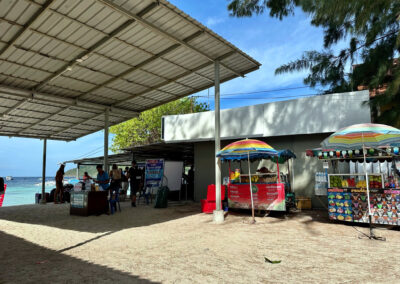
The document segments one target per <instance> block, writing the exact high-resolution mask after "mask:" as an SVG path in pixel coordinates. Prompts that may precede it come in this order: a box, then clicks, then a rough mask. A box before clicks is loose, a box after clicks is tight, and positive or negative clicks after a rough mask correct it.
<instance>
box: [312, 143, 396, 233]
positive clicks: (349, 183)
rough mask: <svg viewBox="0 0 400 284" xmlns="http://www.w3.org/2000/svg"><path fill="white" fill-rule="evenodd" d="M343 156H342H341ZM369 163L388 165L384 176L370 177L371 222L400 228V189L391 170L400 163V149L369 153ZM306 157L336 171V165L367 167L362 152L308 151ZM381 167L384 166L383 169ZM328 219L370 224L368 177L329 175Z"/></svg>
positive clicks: (375, 174) (370, 149)
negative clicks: (398, 161)
mask: <svg viewBox="0 0 400 284" xmlns="http://www.w3.org/2000/svg"><path fill="white" fill-rule="evenodd" d="M339 152H340V153H339ZM365 152H366V153H365V154H366V162H367V163H368V164H369V163H374V164H377V165H379V164H385V167H384V168H385V169H386V171H385V172H382V171H380V172H377V173H368V187H369V201H370V208H371V215H372V218H371V222H372V223H373V224H386V225H395V226H399V225H400V187H399V181H398V177H397V176H396V173H395V171H394V170H393V169H392V167H393V163H395V161H396V159H399V158H400V156H399V155H398V154H399V148H397V147H394V148H393V149H392V148H391V147H388V148H377V149H373V148H369V149H366V151H365ZM307 155H308V156H311V157H318V158H319V159H320V160H322V161H324V162H328V163H330V167H331V168H336V167H337V165H336V164H337V163H345V162H347V163H350V162H353V163H355V169H358V168H360V167H361V165H362V164H363V163H364V155H363V150H362V149H359V150H348V151H338V154H337V155H336V151H333V150H332V149H314V150H308V151H307ZM380 167H381V166H380ZM327 198H328V211H329V219H331V220H339V221H345V222H358V223H369V217H368V214H369V212H368V194H367V181H366V176H365V173H363V172H359V171H357V172H353V173H349V172H347V173H331V174H327Z"/></svg>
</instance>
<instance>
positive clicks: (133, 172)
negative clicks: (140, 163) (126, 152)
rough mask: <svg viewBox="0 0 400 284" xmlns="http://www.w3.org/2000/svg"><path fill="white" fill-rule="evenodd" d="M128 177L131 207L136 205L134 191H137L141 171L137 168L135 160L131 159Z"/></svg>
mask: <svg viewBox="0 0 400 284" xmlns="http://www.w3.org/2000/svg"><path fill="white" fill-rule="evenodd" d="M128 178H129V183H130V186H131V204H132V207H136V193H137V192H138V191H139V187H140V181H141V180H142V173H141V171H140V170H139V169H138V167H137V165H136V161H135V160H133V161H132V167H131V168H130V169H129V173H128Z"/></svg>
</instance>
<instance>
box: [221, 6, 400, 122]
mask: <svg viewBox="0 0 400 284" xmlns="http://www.w3.org/2000/svg"><path fill="white" fill-rule="evenodd" d="M296 7H298V8H300V9H302V10H303V11H304V12H305V13H306V14H307V15H308V16H309V17H310V21H311V24H312V25H313V26H316V27H321V28H323V32H324V45H323V47H322V49H321V51H316V50H313V51H305V52H304V54H303V56H302V57H301V58H299V59H298V60H295V61H292V62H289V63H287V64H284V65H282V66H280V67H279V68H277V69H276V70H275V73H276V74H282V73H287V72H296V71H300V70H308V71H309V73H308V75H307V77H306V78H304V83H305V84H307V85H309V86H312V87H314V86H316V85H317V84H318V85H322V86H325V87H327V88H328V91H329V92H343V91H349V90H357V87H358V86H367V87H368V88H369V89H370V90H376V89H379V88H382V87H384V88H385V91H384V95H380V96H376V97H375V98H374V99H373V100H372V101H371V103H372V105H373V107H377V108H378V109H380V113H379V115H378V117H377V120H378V121H379V122H383V123H386V124H391V125H395V126H400V107H399V102H400V66H399V64H398V63H399V62H398V61H397V60H395V58H396V57H398V56H399V51H400V1H398V0H397V1H395V0H373V1H372V0H357V1H356V0H329V1H328V0H231V2H230V4H229V5H228V10H229V11H230V12H231V15H232V16H235V17H250V16H252V15H253V14H262V13H265V12H267V11H269V15H270V16H271V17H276V18H279V19H283V18H284V17H286V16H288V15H292V14H294V13H295V8H296ZM339 41H345V42H347V43H348V44H347V46H346V48H344V49H342V50H340V51H337V52H334V51H332V49H333V47H334V46H335V44H337V43H338V42H339ZM356 58H358V59H359V60H360V61H361V62H362V63H361V64H358V65H357V66H356V67H355V68H354V66H353V68H351V70H350V71H348V72H346V71H347V69H349V66H352V65H354V62H355V59H356Z"/></svg>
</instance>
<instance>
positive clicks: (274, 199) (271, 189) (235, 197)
mask: <svg viewBox="0 0 400 284" xmlns="http://www.w3.org/2000/svg"><path fill="white" fill-rule="evenodd" d="M251 189H252V193H253V203H254V208H255V209H261V210H274V211H286V204H285V185H284V184H283V183H272V184H263V183H256V184H252V188H251ZM228 204H229V207H230V208H242V209H251V194H250V184H229V185H228Z"/></svg>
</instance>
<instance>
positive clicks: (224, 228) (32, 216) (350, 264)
mask: <svg viewBox="0 0 400 284" xmlns="http://www.w3.org/2000/svg"><path fill="white" fill-rule="evenodd" d="M121 205H122V212H121V213H120V212H118V213H116V214H114V215H111V216H107V215H101V216H90V217H80V216H70V215H69V205H68V204H62V205H54V204H47V205H25V206H14V207H4V208H1V209H0V267H1V273H0V283H3V282H4V283H21V282H23V283H34V282H36V283H37V282H42V283H106V282H108V283H109V282H110V281H118V282H120V283H136V282H159V283H160V282H161V283H232V282H235V283H288V282H291V283H294V282H297V283H298V282H309V283H321V282H329V283H347V282H348V283H395V282H398V281H399V279H400V265H399V264H398V261H399V259H400V231H396V230H376V234H377V235H382V236H385V237H386V238H387V241H386V242H380V241H371V240H368V239H365V238H361V239H360V238H359V236H360V233H359V232H357V231H356V229H357V230H359V231H361V232H365V233H367V232H368V229H367V228H364V227H355V228H354V227H352V226H349V225H343V224H336V223H330V222H328V221H327V216H326V213H324V212H321V211H309V212H306V211H304V212H301V213H298V214H291V215H288V216H286V217H285V216H276V217H266V218H261V217H258V218H257V223H256V224H255V225H251V224H249V221H250V218H249V217H248V215H246V214H245V213H243V212H236V213H230V214H229V215H228V216H227V218H226V221H225V223H224V224H222V225H215V224H213V223H212V215H206V214H201V213H199V211H200V206H199V205H198V204H189V205H184V206H171V207H169V208H167V209H154V208H152V207H150V206H145V205H140V206H138V207H137V208H131V207H130V204H129V203H128V202H124V203H121ZM265 257H267V258H268V259H270V260H280V261H281V263H277V264H271V263H268V262H266V261H265Z"/></svg>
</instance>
